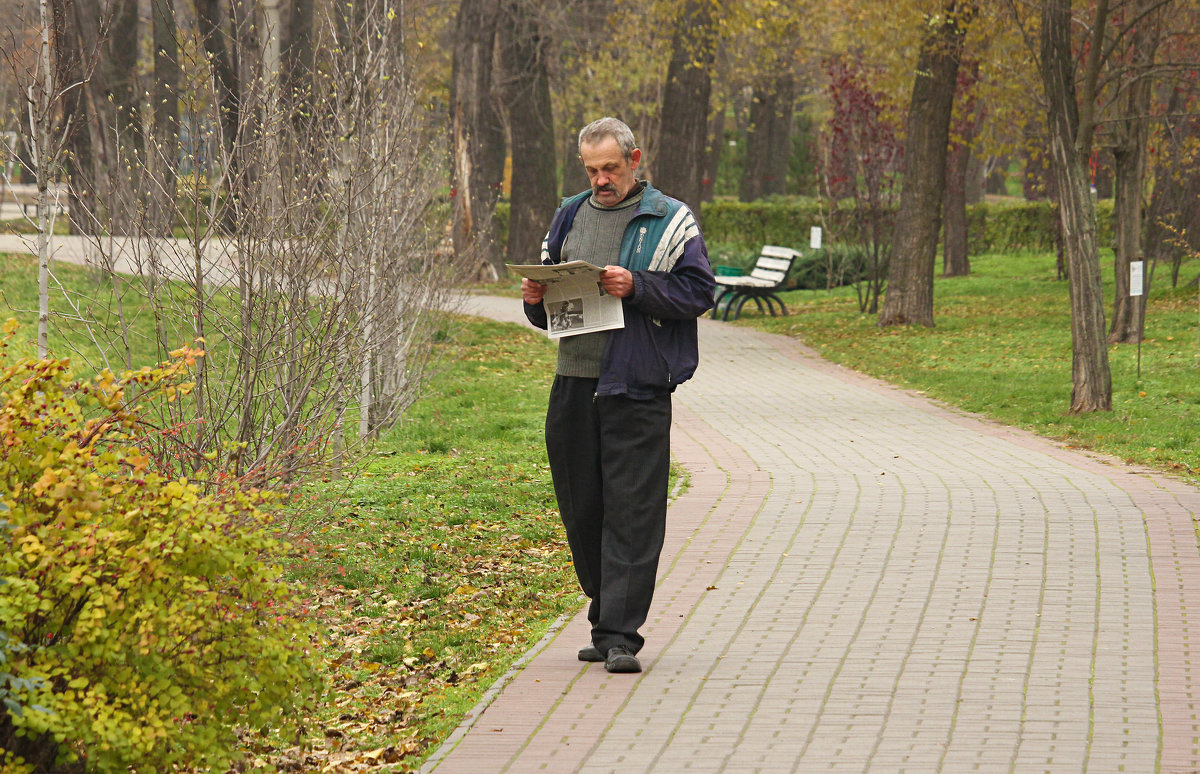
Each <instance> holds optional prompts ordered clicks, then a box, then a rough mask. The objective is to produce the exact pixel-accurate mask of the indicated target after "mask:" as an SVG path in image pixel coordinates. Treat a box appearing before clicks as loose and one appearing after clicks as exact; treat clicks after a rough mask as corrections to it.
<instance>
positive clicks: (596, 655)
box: [579, 645, 604, 662]
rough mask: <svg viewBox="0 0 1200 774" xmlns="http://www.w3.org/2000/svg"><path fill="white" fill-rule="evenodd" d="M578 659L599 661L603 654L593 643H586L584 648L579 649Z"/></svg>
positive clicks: (601, 659)
mask: <svg viewBox="0 0 1200 774" xmlns="http://www.w3.org/2000/svg"><path fill="white" fill-rule="evenodd" d="M579 660H580V661H593V662H600V661H603V660H604V656H603V655H602V654H601V653H600V649H599V648H597V647H596V646H595V645H588V646H587V647H586V648H580V649H579Z"/></svg>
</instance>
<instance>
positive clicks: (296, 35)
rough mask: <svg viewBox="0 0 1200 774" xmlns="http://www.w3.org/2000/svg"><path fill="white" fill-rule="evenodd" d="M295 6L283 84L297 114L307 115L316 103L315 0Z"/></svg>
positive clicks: (296, 2) (293, 1)
mask: <svg viewBox="0 0 1200 774" xmlns="http://www.w3.org/2000/svg"><path fill="white" fill-rule="evenodd" d="M291 4H292V7H291V12H290V13H289V14H288V22H287V27H286V35H285V36H284V39H283V45H282V57H283V85H284V93H285V95H286V96H287V98H288V100H290V101H291V104H292V106H293V109H294V110H295V112H296V113H297V114H303V113H305V112H307V110H308V109H309V105H310V104H311V102H312V73H313V39H312V36H313V0H291ZM297 117H299V116H297Z"/></svg>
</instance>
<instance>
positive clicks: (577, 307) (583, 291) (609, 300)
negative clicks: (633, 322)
mask: <svg viewBox="0 0 1200 774" xmlns="http://www.w3.org/2000/svg"><path fill="white" fill-rule="evenodd" d="M507 265H508V270H509V271H511V272H513V273H515V274H519V275H520V276H522V277H528V278H529V279H531V280H533V281H535V282H540V283H542V284H543V285H545V286H546V295H545V297H544V298H543V299H542V306H544V307H545V308H546V320H547V330H546V333H547V335H548V336H549V337H550V338H552V339H557V338H561V337H562V336H577V335H579V334H580V333H594V332H596V331H606V330H610V329H612V328H624V327H625V310H624V307H622V305H621V299H619V298H617V297H616V296H610V295H609V294H608V293H607V292H606V291H605V290H604V286H603V285H601V284H600V277H601V276H603V274H604V269H602V268H600V267H599V266H593V265H592V264H590V263H587V262H586V261H567V262H566V263H555V264H550V265H545V266H542V265H537V266H531V265H525V264H512V263H510V264H507Z"/></svg>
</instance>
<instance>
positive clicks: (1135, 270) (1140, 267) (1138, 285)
mask: <svg viewBox="0 0 1200 774" xmlns="http://www.w3.org/2000/svg"><path fill="white" fill-rule="evenodd" d="M1145 269H1146V262H1145V261H1133V262H1131V263H1130V264H1129V295H1131V296H1140V295H1142V294H1143V293H1144V292H1145V289H1144V286H1143V284H1142V277H1144V276H1145V274H1144V272H1145Z"/></svg>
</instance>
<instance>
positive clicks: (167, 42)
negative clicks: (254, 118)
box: [150, 0, 179, 236]
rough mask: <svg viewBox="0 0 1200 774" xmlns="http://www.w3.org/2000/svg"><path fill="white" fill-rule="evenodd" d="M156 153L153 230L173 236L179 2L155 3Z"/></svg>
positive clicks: (160, 0) (153, 163) (152, 164)
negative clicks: (176, 17)
mask: <svg viewBox="0 0 1200 774" xmlns="http://www.w3.org/2000/svg"><path fill="white" fill-rule="evenodd" d="M151 5H152V7H153V12H152V18H153V31H154V88H153V90H152V100H153V103H154V104H153V107H152V113H153V116H154V150H153V152H152V156H151V159H150V167H151V169H153V170H154V171H155V173H154V178H155V181H156V183H157V185H156V189H157V190H155V191H154V192H152V193H151V197H150V205H151V211H152V213H153V219H152V224H153V225H152V228H153V229H154V231H155V234H156V235H157V236H170V235H171V224H172V222H173V220H174V217H173V216H174V212H175V181H176V177H177V175H178V172H179V45H178V39H177V30H176V26H175V0H154V2H153V3H152V4H151Z"/></svg>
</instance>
